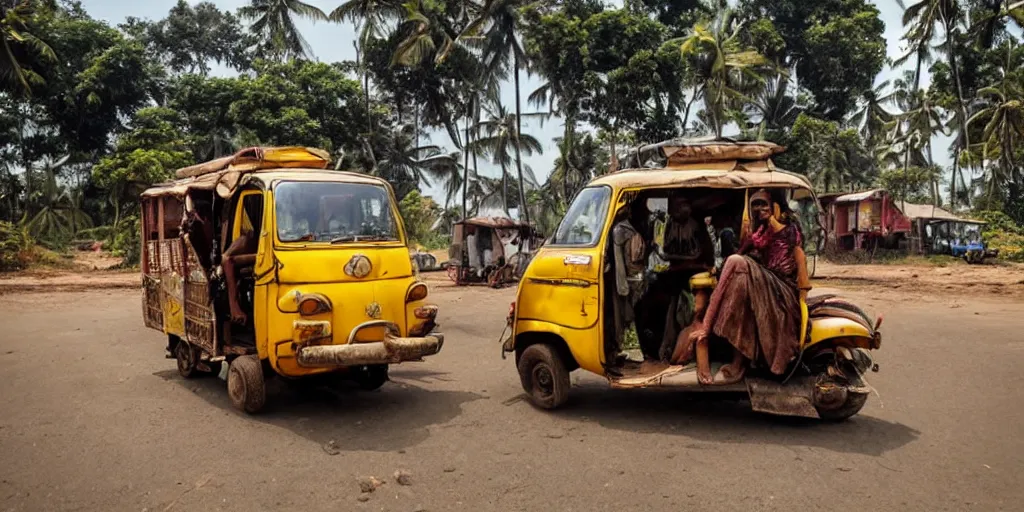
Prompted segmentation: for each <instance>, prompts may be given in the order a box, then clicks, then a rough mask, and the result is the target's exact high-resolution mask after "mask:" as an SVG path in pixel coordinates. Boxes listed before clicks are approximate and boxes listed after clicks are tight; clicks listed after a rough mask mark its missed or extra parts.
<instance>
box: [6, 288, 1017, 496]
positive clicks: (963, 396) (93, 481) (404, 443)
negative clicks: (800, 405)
mask: <svg viewBox="0 0 1024 512" xmlns="http://www.w3.org/2000/svg"><path fill="white" fill-rule="evenodd" d="M432 294H433V297H434V298H435V300H436V301H437V302H438V304H439V305H440V306H441V308H442V309H441V311H442V314H441V322H442V325H443V330H444V331H445V333H446V334H447V338H446V343H445V348H444V351H443V352H442V353H441V354H440V355H439V356H437V357H434V358H432V359H430V360H428V361H427V362H424V363H420V364H410V365H403V366H400V367H396V368H394V369H393V371H392V379H393V382H391V383H389V384H387V385H385V387H384V388H383V389H382V390H380V391H378V392H371V393H360V392H355V391H352V392H341V393H336V392H332V391H327V390H313V391H300V390H296V389H293V388H288V387H285V386H282V385H280V384H276V385H274V386H272V387H271V398H270V407H269V410H267V411H266V412H265V413H264V414H261V415H259V416H246V415H244V414H241V413H238V412H236V411H235V410H234V409H232V407H231V406H230V404H229V402H228V399H227V394H226V390H225V385H224V383H223V382H222V381H220V380H218V379H217V378H215V377H214V378H203V379H198V380H190V381H185V380H183V379H181V378H180V377H178V375H177V373H176V371H175V369H174V362H173V361H171V360H167V359H164V358H163V351H162V349H163V344H164V340H163V339H162V338H161V336H160V335H159V334H158V333H156V332H153V331H150V330H147V329H145V328H143V326H142V321H141V314H140V311H139V309H140V299H139V294H138V292H137V291H136V290H132V289H108V290H99V291H92V292H78V291H69V292H60V293H52V292H33V293H26V292H24V291H22V292H17V293H7V294H5V295H2V296H0V325H2V328H0V378H2V382H0V459H2V461H3V464H0V510H33V511H34V510H135V511H139V510H149V511H169V510H198V509H200V508H202V509H218V510H269V509H281V510H353V511H360V510H375V511H376V510H390V511H413V510H433V511H442V510H471V511H481V510H501V511H511V510H557V511H569V510H581V511H582V510H586V511H592V510H616V511H621V510H686V509H695V508H698V507H699V508H700V509H705V510H706V509H713V510H734V509H741V508H742V509H744V510H825V509H829V510H929V511H934V510H957V511H959V510H1015V509H1016V510H1019V507H1020V501H1021V500H1022V499H1024V485H1022V484H1024V481H1022V469H1024V436H1022V435H1021V434H1022V433H1024V427H1022V426H1021V425H1024V412H1022V411H1024V409H1022V408H1021V404H1022V403H1024V374H1022V373H1021V372H1020V369H1021V368H1022V367H1024V338H1022V337H1021V335H1020V333H1021V332H1022V330H1024V314H1022V313H1024V304H1021V303H1019V302H1004V303H999V302H996V301H995V299H993V298H988V299H986V298H984V297H967V298H959V299H957V298H935V296H934V295H925V294H907V293H905V292H903V291H901V290H893V289H891V288H871V287H863V286H861V287H858V288H857V289H856V290H853V291H849V292H847V295H849V296H851V297H852V298H854V299H855V300H858V301H860V302H861V303H862V304H864V305H865V306H866V307H867V309H869V310H870V311H877V312H882V313H884V314H885V315H886V318H885V323H884V325H883V332H884V333H885V338H884V341H883V348H882V350H881V351H880V352H879V353H878V354H877V361H878V362H879V363H880V365H881V372H880V373H878V374H874V375H873V378H872V380H871V382H872V384H874V386H875V387H877V389H878V390H879V392H880V393H881V399H878V398H877V397H873V398H872V399H871V400H870V401H869V402H868V405H867V407H866V408H865V410H864V411H863V412H862V414H861V415H859V416H857V417H855V418H854V419H853V420H851V421H849V422H846V423H842V424H823V423H818V422H808V421H794V420H790V419H780V418H774V417H767V416H761V415H757V414H754V413H751V412H750V411H749V406H748V404H747V403H745V402H742V401H729V402H719V401H709V400H707V399H700V398H690V397H687V396H682V395H679V394H670V393H665V392H613V391H610V390H608V389H607V387H606V385H605V384H604V383H603V382H602V381H600V380H599V379H596V378H593V377H587V376H583V375H577V374H574V375H573V382H574V387H573V390H572V398H571V401H570V404H569V406H568V407H567V408H566V409H564V410H562V411H560V412H557V413H547V412H542V411H539V410H536V409H534V408H532V407H531V406H530V405H528V404H527V403H526V402H525V401H523V400H522V399H521V398H522V395H521V389H520V387H519V383H518V379H517V377H516V372H515V370H514V366H513V363H512V361H511V360H504V361H503V360H502V359H501V357H500V354H499V347H498V344H497V339H498V336H499V334H500V332H501V329H502V323H503V318H504V316H505V314H506V312H507V310H508V303H509V302H510V301H511V300H512V298H513V295H514V292H513V290H511V289H507V290H501V291H494V290H487V289H479V288H476V289H454V288H450V287H442V286H435V288H434V289H433V291H432ZM1002 300H1004V301H1007V300H1009V299H1007V298H1006V297H1003V298H1002ZM332 441H333V444H334V445H336V446H337V448H338V449H339V450H340V453H338V454H336V455H331V454H329V453H328V452H329V451H331V450H330V449H329V448H328V449H325V446H326V445H328V444H329V443H331V442H332ZM396 470H405V471H408V472H409V474H410V475H411V485H409V486H402V485H399V484H398V483H397V482H396V481H395V479H394V476H393V475H394V473H395V471H396ZM364 476H375V477H377V478H378V479H381V480H385V481H386V482H387V483H386V484H384V485H383V486H382V487H380V488H379V489H377V491H376V492H373V493H370V494H361V493H360V489H359V482H358V479H359V478H360V477H364ZM361 497H362V499H367V498H368V500H367V501H359V500H360V498H361Z"/></svg>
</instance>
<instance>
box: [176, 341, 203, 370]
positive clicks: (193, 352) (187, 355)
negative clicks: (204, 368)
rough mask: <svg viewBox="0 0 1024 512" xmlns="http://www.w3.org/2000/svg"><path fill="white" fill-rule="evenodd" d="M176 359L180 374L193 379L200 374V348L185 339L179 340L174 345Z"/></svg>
mask: <svg viewBox="0 0 1024 512" xmlns="http://www.w3.org/2000/svg"><path fill="white" fill-rule="evenodd" d="M174 359H175V361H177V363H178V375H181V376H182V377H184V378H186V379H191V378H194V377H196V376H197V375H198V374H199V369H198V368H197V367H196V366H197V365H198V364H199V348H198V347H194V346H192V345H191V344H189V342H187V341H185V340H178V343H177V344H176V345H174Z"/></svg>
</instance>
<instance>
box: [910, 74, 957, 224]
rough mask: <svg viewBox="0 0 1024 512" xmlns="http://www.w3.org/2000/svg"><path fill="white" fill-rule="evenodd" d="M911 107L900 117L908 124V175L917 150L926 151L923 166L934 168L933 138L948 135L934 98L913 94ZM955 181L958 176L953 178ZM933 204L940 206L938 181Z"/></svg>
mask: <svg viewBox="0 0 1024 512" xmlns="http://www.w3.org/2000/svg"><path fill="white" fill-rule="evenodd" d="M909 102H910V104H909V105H908V106H910V108H909V109H907V111H906V112H904V113H903V114H901V115H900V119H901V120H902V121H904V122H905V123H906V127H907V129H906V132H905V133H904V150H905V151H906V154H905V156H904V160H903V172H904V173H906V172H907V171H908V169H909V167H910V164H911V161H910V156H911V152H912V151H913V150H915V149H917V150H921V149H924V150H925V151H926V153H925V154H926V158H925V161H924V162H919V163H920V164H921V165H922V166H927V167H934V165H935V160H934V158H933V153H932V138H933V137H934V136H935V135H936V134H938V133H942V134H946V129H945V126H944V124H943V122H942V110H941V108H940V107H939V106H938V105H937V104H935V102H934V100H933V99H932V96H931V95H930V94H928V93H927V92H925V91H916V92H911V93H910V97H909ZM953 177H954V179H955V178H956V176H955V175H954V176H953ZM932 204H934V205H936V206H938V204H939V185H938V180H933V182H932Z"/></svg>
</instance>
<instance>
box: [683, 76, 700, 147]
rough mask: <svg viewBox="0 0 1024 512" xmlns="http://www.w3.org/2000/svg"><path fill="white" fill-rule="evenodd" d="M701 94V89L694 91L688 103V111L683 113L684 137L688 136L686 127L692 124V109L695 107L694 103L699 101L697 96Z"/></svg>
mask: <svg viewBox="0 0 1024 512" xmlns="http://www.w3.org/2000/svg"><path fill="white" fill-rule="evenodd" d="M699 93H700V89H698V88H696V87H695V88H694V89H693V96H690V100H689V101H687V102H686V110H685V111H684V113H683V135H684V136H685V135H686V130H687V128H686V126H687V125H688V124H690V107H692V106H693V102H694V101H696V100H697V95H698V94H699Z"/></svg>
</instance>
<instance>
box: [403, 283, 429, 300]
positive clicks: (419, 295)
mask: <svg viewBox="0 0 1024 512" xmlns="http://www.w3.org/2000/svg"><path fill="white" fill-rule="evenodd" d="M425 298H427V285H426V284H425V283H413V285H412V286H410V287H409V291H408V292H406V294H405V302H406V304H408V303H410V302H415V301H418V300H423V299H425Z"/></svg>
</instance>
